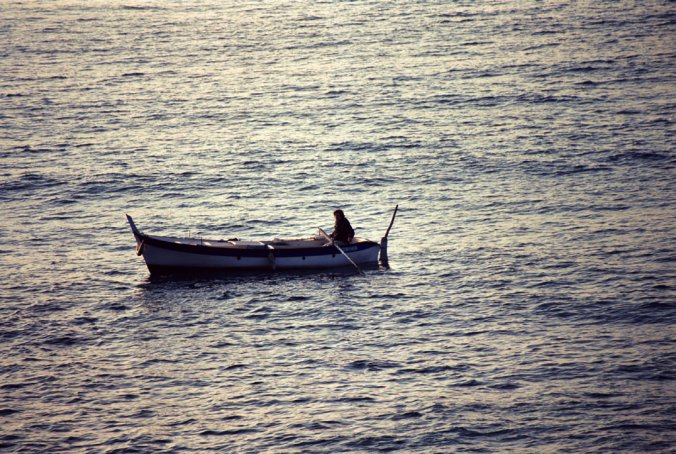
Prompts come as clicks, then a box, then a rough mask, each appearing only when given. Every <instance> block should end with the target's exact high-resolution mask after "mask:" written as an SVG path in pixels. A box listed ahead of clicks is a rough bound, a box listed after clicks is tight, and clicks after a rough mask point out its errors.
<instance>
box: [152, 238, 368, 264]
mask: <svg viewBox="0 0 676 454" xmlns="http://www.w3.org/2000/svg"><path fill="white" fill-rule="evenodd" d="M378 250H379V248H378V245H374V246H373V247H370V248H368V249H364V250H361V251H353V252H346V253H347V254H348V255H349V256H350V258H351V259H352V260H353V261H354V262H355V263H376V262H377V261H378ZM143 258H144V259H145V261H146V263H147V264H148V266H166V267H182V268H211V269H241V270H246V269H265V268H268V269H302V268H329V267H341V266H350V262H349V261H348V260H347V259H346V258H345V257H344V256H343V255H342V254H340V253H339V252H336V253H335V254H334V253H328V254H323V255H308V256H305V257H303V256H293V257H276V256H275V257H274V258H273V257H271V256H270V254H268V255H267V256H265V257H246V256H242V257H236V256H221V255H208V254H193V253H190V252H182V251H174V250H168V249H164V248H161V247H157V246H153V245H149V244H145V245H144V246H143Z"/></svg>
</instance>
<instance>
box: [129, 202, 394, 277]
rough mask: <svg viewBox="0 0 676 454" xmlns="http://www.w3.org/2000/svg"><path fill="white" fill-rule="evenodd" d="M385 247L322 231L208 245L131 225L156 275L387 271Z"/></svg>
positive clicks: (383, 243)
mask: <svg viewBox="0 0 676 454" xmlns="http://www.w3.org/2000/svg"><path fill="white" fill-rule="evenodd" d="M397 209H398V207H396V208H395V210H394V214H393V215H392V220H391V222H390V226H389V227H388V229H387V232H386V233H385V236H384V237H383V238H382V239H381V241H380V243H377V242H375V241H371V240H368V239H366V238H359V237H355V238H354V239H353V240H352V241H351V242H350V243H349V244H345V243H342V244H338V243H337V242H335V241H334V240H333V239H332V238H331V237H330V236H329V235H327V234H326V232H324V231H323V230H322V229H321V228H318V232H319V234H318V235H315V236H311V237H306V238H292V239H273V240H268V241H256V240H240V239H237V238H233V239H228V240H223V239H221V240H206V239H198V238H178V237H168V236H156V235H148V234H145V233H143V232H141V231H140V230H139V229H138V228H137V227H136V224H135V222H134V220H133V219H132V217H131V216H130V215H128V214H127V215H126V216H127V221H128V222H129V226H130V227H131V231H132V233H133V234H134V237H135V238H136V254H137V255H139V256H143V258H144V260H145V262H146V265H147V266H148V270H150V274H151V275H172V274H185V273H191V274H192V273H199V272H243V271H260V270H269V271H276V270H303V269H305V270H311V269H326V268H334V267H349V266H353V267H355V268H356V269H357V270H359V272H362V270H361V268H360V266H359V265H369V264H377V263H378V258H379V257H380V261H381V262H382V263H383V264H385V265H387V260H388V257H387V236H388V235H389V232H390V229H391V228H392V224H393V223H394V218H395V216H396V213H397Z"/></svg>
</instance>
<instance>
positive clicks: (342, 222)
mask: <svg viewBox="0 0 676 454" xmlns="http://www.w3.org/2000/svg"><path fill="white" fill-rule="evenodd" d="M333 216H334V217H335V218H336V223H335V224H334V225H333V232H331V238H333V239H334V240H336V241H341V242H343V243H348V244H349V243H351V242H352V238H354V229H353V228H352V226H351V225H350V221H348V220H347V218H346V217H345V213H343V210H336V211H334V212H333Z"/></svg>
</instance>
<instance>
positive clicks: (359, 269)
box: [317, 227, 366, 275]
mask: <svg viewBox="0 0 676 454" xmlns="http://www.w3.org/2000/svg"><path fill="white" fill-rule="evenodd" d="M317 229H319V232H320V233H321V234H322V235H324V238H326V239H327V240H329V241H330V242H331V244H332V245H334V246H335V247H336V249H338V250H339V251H340V253H341V254H343V255H344V256H345V258H346V259H347V260H349V262H350V263H351V264H353V265H354V267H355V268H357V271H359V272H360V273H361V274H363V275H366V273H364V272H363V271H362V270H361V268H359V265H357V264H356V263H354V260H352V259H351V258H350V256H349V255H347V254H346V253H345V251H343V250H342V249H341V247H340V246H338V244H337V243H336V242H335V241H334V240H333V238H331V237H330V236H329V235H327V234H326V232H325V231H324V230H322V228H321V227H317Z"/></svg>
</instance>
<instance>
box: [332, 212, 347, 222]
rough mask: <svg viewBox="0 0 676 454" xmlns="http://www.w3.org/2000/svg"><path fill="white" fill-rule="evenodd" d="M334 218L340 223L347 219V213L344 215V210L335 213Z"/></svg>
mask: <svg viewBox="0 0 676 454" xmlns="http://www.w3.org/2000/svg"><path fill="white" fill-rule="evenodd" d="M333 216H334V217H335V218H336V220H337V221H340V220H341V219H345V213H343V210H336V211H334V212H333Z"/></svg>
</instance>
